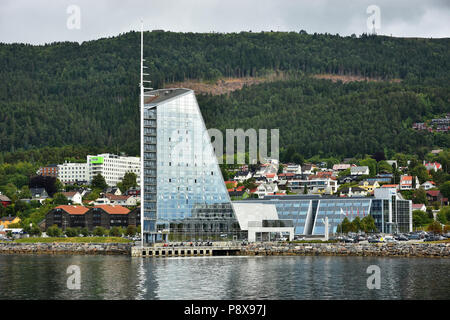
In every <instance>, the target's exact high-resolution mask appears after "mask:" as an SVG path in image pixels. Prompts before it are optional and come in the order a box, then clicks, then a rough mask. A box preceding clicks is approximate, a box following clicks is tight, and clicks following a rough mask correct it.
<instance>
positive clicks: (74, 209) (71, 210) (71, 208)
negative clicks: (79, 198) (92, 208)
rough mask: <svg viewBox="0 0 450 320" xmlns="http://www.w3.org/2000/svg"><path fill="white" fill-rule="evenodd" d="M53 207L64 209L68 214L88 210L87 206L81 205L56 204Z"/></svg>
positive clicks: (82, 212) (81, 212) (83, 212)
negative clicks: (56, 205)
mask: <svg viewBox="0 0 450 320" xmlns="http://www.w3.org/2000/svg"><path fill="white" fill-rule="evenodd" d="M55 209H61V210H64V211H65V212H67V213H68V214H85V213H86V212H88V211H89V209H88V208H86V207H83V206H68V205H62V206H58V207H56V208H55Z"/></svg>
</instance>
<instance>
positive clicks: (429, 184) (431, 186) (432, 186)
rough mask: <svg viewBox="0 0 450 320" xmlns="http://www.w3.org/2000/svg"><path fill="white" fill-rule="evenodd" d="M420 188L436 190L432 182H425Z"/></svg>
mask: <svg viewBox="0 0 450 320" xmlns="http://www.w3.org/2000/svg"><path fill="white" fill-rule="evenodd" d="M420 186H421V187H422V188H424V189H425V190H430V189H433V188H436V183H434V181H425V182H424V183H422V184H421V185H420Z"/></svg>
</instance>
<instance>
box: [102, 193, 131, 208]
mask: <svg viewBox="0 0 450 320" xmlns="http://www.w3.org/2000/svg"><path fill="white" fill-rule="evenodd" d="M105 198H106V199H108V200H109V201H108V202H107V204H111V205H120V206H127V207H130V206H135V205H137V201H138V198H137V197H135V196H122V195H120V196H117V195H115V194H112V193H107V194H105V196H104V197H103V198H102V199H105ZM96 203H98V201H97V200H96ZM99 204H100V203H99Z"/></svg>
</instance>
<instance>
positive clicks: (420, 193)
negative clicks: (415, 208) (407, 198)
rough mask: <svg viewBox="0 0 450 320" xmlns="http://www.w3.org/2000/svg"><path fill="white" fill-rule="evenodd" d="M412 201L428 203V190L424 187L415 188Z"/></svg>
mask: <svg viewBox="0 0 450 320" xmlns="http://www.w3.org/2000/svg"><path fill="white" fill-rule="evenodd" d="M413 181H414V180H413ZM412 201H413V203H423V204H424V205H428V200H427V193H426V191H425V190H424V189H423V188H419V189H416V190H414V191H413V196H412Z"/></svg>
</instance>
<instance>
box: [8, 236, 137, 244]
mask: <svg viewBox="0 0 450 320" xmlns="http://www.w3.org/2000/svg"><path fill="white" fill-rule="evenodd" d="M13 242H18V243H51V242H65V243H113V242H115V243H117V242H121V243H128V242H132V241H131V240H129V239H125V238H122V237H70V238H57V237H49V238H23V239H17V240H14V241H13Z"/></svg>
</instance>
